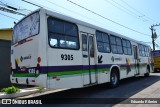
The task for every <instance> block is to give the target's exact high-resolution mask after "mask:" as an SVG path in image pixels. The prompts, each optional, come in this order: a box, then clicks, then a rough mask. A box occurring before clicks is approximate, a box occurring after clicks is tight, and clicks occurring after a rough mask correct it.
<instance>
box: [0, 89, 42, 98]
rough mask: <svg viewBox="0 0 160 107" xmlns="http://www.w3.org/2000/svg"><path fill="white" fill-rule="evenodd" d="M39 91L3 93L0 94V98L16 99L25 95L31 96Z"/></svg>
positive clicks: (21, 90)
mask: <svg viewBox="0 0 160 107" xmlns="http://www.w3.org/2000/svg"><path fill="white" fill-rule="evenodd" d="M38 91H39V89H31V90H28V89H27V90H24V89H20V92H17V93H13V94H5V93H0V98H16V97H22V96H26V95H30V94H33V93H35V92H38Z"/></svg>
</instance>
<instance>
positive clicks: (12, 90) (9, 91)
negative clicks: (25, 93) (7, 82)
mask: <svg viewBox="0 0 160 107" xmlns="http://www.w3.org/2000/svg"><path fill="white" fill-rule="evenodd" d="M1 91H2V92H4V93H6V94H12V93H16V92H19V91H20V90H19V88H17V87H15V86H11V87H7V88H3V89H2V90H1Z"/></svg>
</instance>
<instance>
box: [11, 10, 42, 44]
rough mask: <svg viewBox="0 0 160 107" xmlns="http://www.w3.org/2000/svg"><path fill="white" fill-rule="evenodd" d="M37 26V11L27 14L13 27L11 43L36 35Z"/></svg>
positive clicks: (38, 17)
mask: <svg viewBox="0 0 160 107" xmlns="http://www.w3.org/2000/svg"><path fill="white" fill-rule="evenodd" d="M39 26H40V16H39V13H38V12H36V13H33V14H31V15H29V16H28V17H26V18H25V19H23V20H22V21H20V22H19V23H18V24H17V25H16V26H15V27H14V31H13V40H12V43H13V44H15V43H17V42H19V41H22V40H24V39H26V38H29V37H31V36H34V35H37V34H38V33H39Z"/></svg>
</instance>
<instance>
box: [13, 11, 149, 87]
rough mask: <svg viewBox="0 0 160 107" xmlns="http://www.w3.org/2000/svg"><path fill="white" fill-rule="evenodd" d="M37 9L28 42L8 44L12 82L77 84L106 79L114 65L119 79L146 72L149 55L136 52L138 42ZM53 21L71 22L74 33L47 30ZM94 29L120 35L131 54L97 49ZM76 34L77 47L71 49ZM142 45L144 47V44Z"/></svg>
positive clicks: (99, 81)
mask: <svg viewBox="0 0 160 107" xmlns="http://www.w3.org/2000/svg"><path fill="white" fill-rule="evenodd" d="M38 11H39V15H40V28H39V33H38V34H37V35H35V36H33V37H30V38H27V39H26V40H29V41H28V42H26V43H23V44H20V45H18V46H17V44H15V45H13V46H12V47H11V49H12V51H13V52H12V54H11V63H12V66H11V67H12V74H11V77H10V78H11V82H12V83H18V84H30V85H38V86H43V87H46V88H78V87H86V86H90V85H95V84H101V83H106V82H110V80H111V77H110V76H111V75H110V74H111V72H112V71H113V69H117V68H118V69H117V70H118V72H119V79H120V80H121V79H124V78H128V77H133V76H135V75H140V74H145V73H147V67H148V66H150V57H149V56H145V57H144V56H141V55H140V51H139V50H140V49H141V48H140V46H139V44H142V43H140V42H138V41H135V40H133V39H130V38H128V37H125V36H122V35H120V34H117V33H114V32H112V31H108V30H105V29H103V28H100V27H97V26H94V25H91V24H88V23H85V22H82V21H79V20H76V19H73V18H70V17H67V16H64V15H61V14H58V13H55V12H51V11H48V10H45V9H39V10H38ZM49 20H50V21H51V22H49ZM52 20H53V21H52ZM56 21H58V22H59V23H63V26H66V25H75V26H76V27H75V28H77V34H78V36H76V37H75V36H73V35H72V34H71V35H69V36H68V35H67V33H66V34H64V33H62V32H55V31H54V30H53V31H50V29H51V28H49V26H51V25H50V24H51V23H52V24H54V23H56ZM65 24H66V25H65ZM64 28H65V27H64ZM73 28H74V27H73ZM55 29H56V28H55ZM59 30H60V29H59ZM70 30H71V29H70ZM72 30H73V29H72ZM97 31H100V32H102V33H107V34H108V35H109V37H110V36H111V35H114V36H115V37H118V38H120V39H121V41H122V40H123V39H126V40H128V41H130V44H131V47H130V48H131V50H132V54H130V55H126V54H124V53H122V54H115V53H113V52H112V51H110V52H108V53H107V52H100V51H99V49H98V43H97V34H96V33H97ZM56 35H59V37H57V36H56ZM60 37H61V38H60ZM55 38H56V39H57V41H58V40H59V43H61V45H62V47H61V48H60V47H58V42H57V41H56V40H55ZM62 38H65V39H62ZM66 38H72V39H70V41H69V40H68V41H67V42H66V41H64V40H66ZM77 38H78V41H77V44H78V46H79V47H77V48H75V49H73V47H75V46H74V45H75V44H76V43H74V42H75V39H77ZM72 40H73V41H72ZM56 42H57V44H56ZM63 42H64V44H63ZM67 43H68V44H69V43H70V48H69V49H68V48H64V47H63V46H67V45H68V44H67ZM53 44H54V45H53ZM77 44H76V45H77ZM71 45H73V46H71ZM110 45H111V44H110ZM144 46H146V47H147V45H144ZM144 52H145V51H144ZM19 69H20V70H19ZM25 69H26V70H25ZM22 71H24V73H22ZM16 73H17V74H16ZM23 75H24V76H23Z"/></svg>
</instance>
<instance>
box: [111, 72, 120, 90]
mask: <svg viewBox="0 0 160 107" xmlns="http://www.w3.org/2000/svg"><path fill="white" fill-rule="evenodd" d="M118 85H119V74H118V71H117V69H113V70H112V71H111V74H110V86H111V88H115V87H117V86H118Z"/></svg>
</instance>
